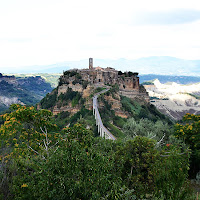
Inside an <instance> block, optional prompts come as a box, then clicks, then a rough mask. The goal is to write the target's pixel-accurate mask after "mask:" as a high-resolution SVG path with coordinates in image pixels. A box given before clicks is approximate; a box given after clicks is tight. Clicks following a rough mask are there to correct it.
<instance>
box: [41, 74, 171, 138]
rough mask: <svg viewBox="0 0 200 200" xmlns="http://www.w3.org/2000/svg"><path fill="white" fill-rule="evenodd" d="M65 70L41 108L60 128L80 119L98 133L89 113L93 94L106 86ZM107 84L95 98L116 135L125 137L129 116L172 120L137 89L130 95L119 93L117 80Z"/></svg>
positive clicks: (104, 119)
mask: <svg viewBox="0 0 200 200" xmlns="http://www.w3.org/2000/svg"><path fill="white" fill-rule="evenodd" d="M64 74H65V77H64V78H63V77H62V76H61V78H60V82H59V85H58V87H57V88H55V89H54V90H53V91H52V92H51V93H49V94H47V95H46V97H45V98H43V99H42V100H41V102H40V105H39V106H40V108H43V109H49V110H51V111H52V112H53V114H54V116H55V120H56V122H57V123H58V124H59V126H60V128H63V127H65V126H72V125H73V124H74V123H75V122H77V121H79V122H81V123H82V124H85V125H86V126H87V127H88V128H91V129H92V130H93V132H95V133H96V134H97V131H96V126H95V119H94V116H93V113H92V97H93V95H94V94H95V93H97V92H99V91H101V90H103V89H105V87H107V86H106V85H102V84H91V83H89V82H88V81H85V80H83V79H82V78H81V75H80V74H79V73H77V72H74V71H70V72H65V73H64ZM110 87H111V88H110V90H109V91H108V92H106V93H105V94H102V95H101V96H100V97H99V99H98V102H99V107H100V109H99V111H100V114H101V116H102V120H103V123H104V124H105V126H106V127H107V128H108V129H109V130H110V131H111V132H112V133H113V134H114V135H115V136H116V137H122V138H123V137H125V135H124V133H123V131H122V128H123V126H124V125H125V124H126V123H127V119H129V118H134V119H135V120H136V121H138V120H140V119H141V118H146V119H148V120H150V121H152V122H156V121H158V120H161V121H163V122H164V123H169V124H171V123H172V122H171V121H170V120H169V119H168V118H167V117H166V116H165V115H163V114H161V113H160V112H159V111H158V110H157V109H156V108H155V106H153V105H150V104H149V103H148V101H146V96H145V97H144V98H142V96H141V95H140V93H138V95H136V96H134V98H132V99H130V98H128V97H125V96H123V95H121V92H120V89H119V86H118V85H117V84H115V85H110ZM140 91H141V92H142V93H141V94H143V93H144V92H145V89H144V87H143V86H140Z"/></svg>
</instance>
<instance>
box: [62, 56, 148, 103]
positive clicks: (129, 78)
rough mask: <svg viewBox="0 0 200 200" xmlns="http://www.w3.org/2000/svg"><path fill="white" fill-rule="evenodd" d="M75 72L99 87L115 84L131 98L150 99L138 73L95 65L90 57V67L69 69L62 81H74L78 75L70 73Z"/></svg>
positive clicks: (66, 82)
mask: <svg viewBox="0 0 200 200" xmlns="http://www.w3.org/2000/svg"><path fill="white" fill-rule="evenodd" d="M70 72H71V74H73V72H76V73H77V74H80V76H81V77H80V78H81V79H82V80H84V81H87V82H88V83H89V84H91V85H93V86H96V87H99V86H103V85H114V84H117V85H118V86H119V93H120V94H121V95H123V96H127V97H129V98H136V97H137V98H143V99H145V100H146V101H149V96H148V93H147V92H146V90H145V89H144V88H143V87H142V86H140V84H139V77H138V73H136V72H135V73H133V72H124V73H122V72H121V71H117V70H115V69H114V68H111V67H107V68H101V67H93V59H92V58H89V68H88V69H72V70H68V71H67V73H64V75H63V76H61V79H60V80H61V82H62V83H64V84H69V83H73V82H74V81H75V79H76V81H77V76H75V75H73V76H69V73H70Z"/></svg>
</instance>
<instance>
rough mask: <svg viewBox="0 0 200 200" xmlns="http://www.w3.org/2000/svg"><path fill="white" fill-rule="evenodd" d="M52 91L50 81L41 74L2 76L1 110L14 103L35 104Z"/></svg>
mask: <svg viewBox="0 0 200 200" xmlns="http://www.w3.org/2000/svg"><path fill="white" fill-rule="evenodd" d="M51 91H52V87H51V85H50V84H49V83H46V82H45V80H44V79H43V78H41V77H40V76H36V77H26V78H21V77H18V78H16V77H14V76H1V77H0V111H3V110H5V109H7V108H8V107H9V106H10V105H11V104H13V103H19V104H26V105H34V104H36V103H38V102H39V101H40V100H41V99H42V98H43V97H44V96H45V95H46V94H47V93H48V92H51Z"/></svg>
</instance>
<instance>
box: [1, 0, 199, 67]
mask: <svg viewBox="0 0 200 200" xmlns="http://www.w3.org/2000/svg"><path fill="white" fill-rule="evenodd" d="M181 9H184V10H186V9H187V10H190V11H192V10H196V11H199V10H200V3H199V2H198V1H196V0H193V1H185V0H182V1H179V0H173V1H172V0H168V1H165V2H164V1H160V0H151V1H149V0H140V1H138V0H137V1H135V0H123V1H120V0H119V1H117V0H115V1H114V0H101V1H97V0H85V1H82V0H74V1H71V0H70V1H69V0H8V1H4V2H3V1H1V2H0V27H1V31H0V55H1V59H0V69H2V68H3V67H23V66H29V65H43V64H52V63H56V62H62V61H67V60H80V59H83V58H88V57H96V58H121V57H124V58H129V59H134V58H138V57H144V56H152V55H158V56H159V55H168V56H177V57H180V58H185V59H199V53H198V52H199V50H200V49H199V47H200V41H199V39H198V37H199V35H200V28H199V27H200V22H199V21H193V20H190V21H193V22H191V23H187V24H180V25H173V26H171V25H168V24H166V23H165V26H162V21H159V23H157V24H156V26H155V23H154V25H153V26H152V25H151V23H150V22H149V23H146V24H145V25H144V23H143V24H142V26H141V24H138V25H135V24H133V23H132V20H133V17H135V20H136V21H137V20H138V23H139V22H140V17H141V16H145V13H152V12H155V13H163V12H164V13H165V16H167V13H170V12H171V11H172V10H173V11H174V12H175V11H176V10H181ZM175 16H176V15H175ZM182 16H183V15H182ZM189 16H190V17H191V16H192V15H191V12H190V15H189ZM137 18H138V19H137ZM190 19H193V18H192V17H191V18H190ZM195 19H196V18H195ZM170 20H171V21H172V22H173V18H170ZM186 21H187V19H186ZM147 22H148V21H147Z"/></svg>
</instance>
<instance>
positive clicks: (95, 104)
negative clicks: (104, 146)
mask: <svg viewBox="0 0 200 200" xmlns="http://www.w3.org/2000/svg"><path fill="white" fill-rule="evenodd" d="M108 90H109V89H105V90H103V91H101V92H98V93H96V94H95V95H94V97H93V115H94V116H95V119H96V125H97V126H98V133H99V134H100V136H101V137H103V138H105V139H110V140H116V138H115V136H114V135H112V133H110V131H109V130H108V129H107V128H106V127H105V126H104V125H103V123H102V120H101V116H100V114H99V110H98V97H99V95H100V94H103V93H105V92H107V91H108Z"/></svg>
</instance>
